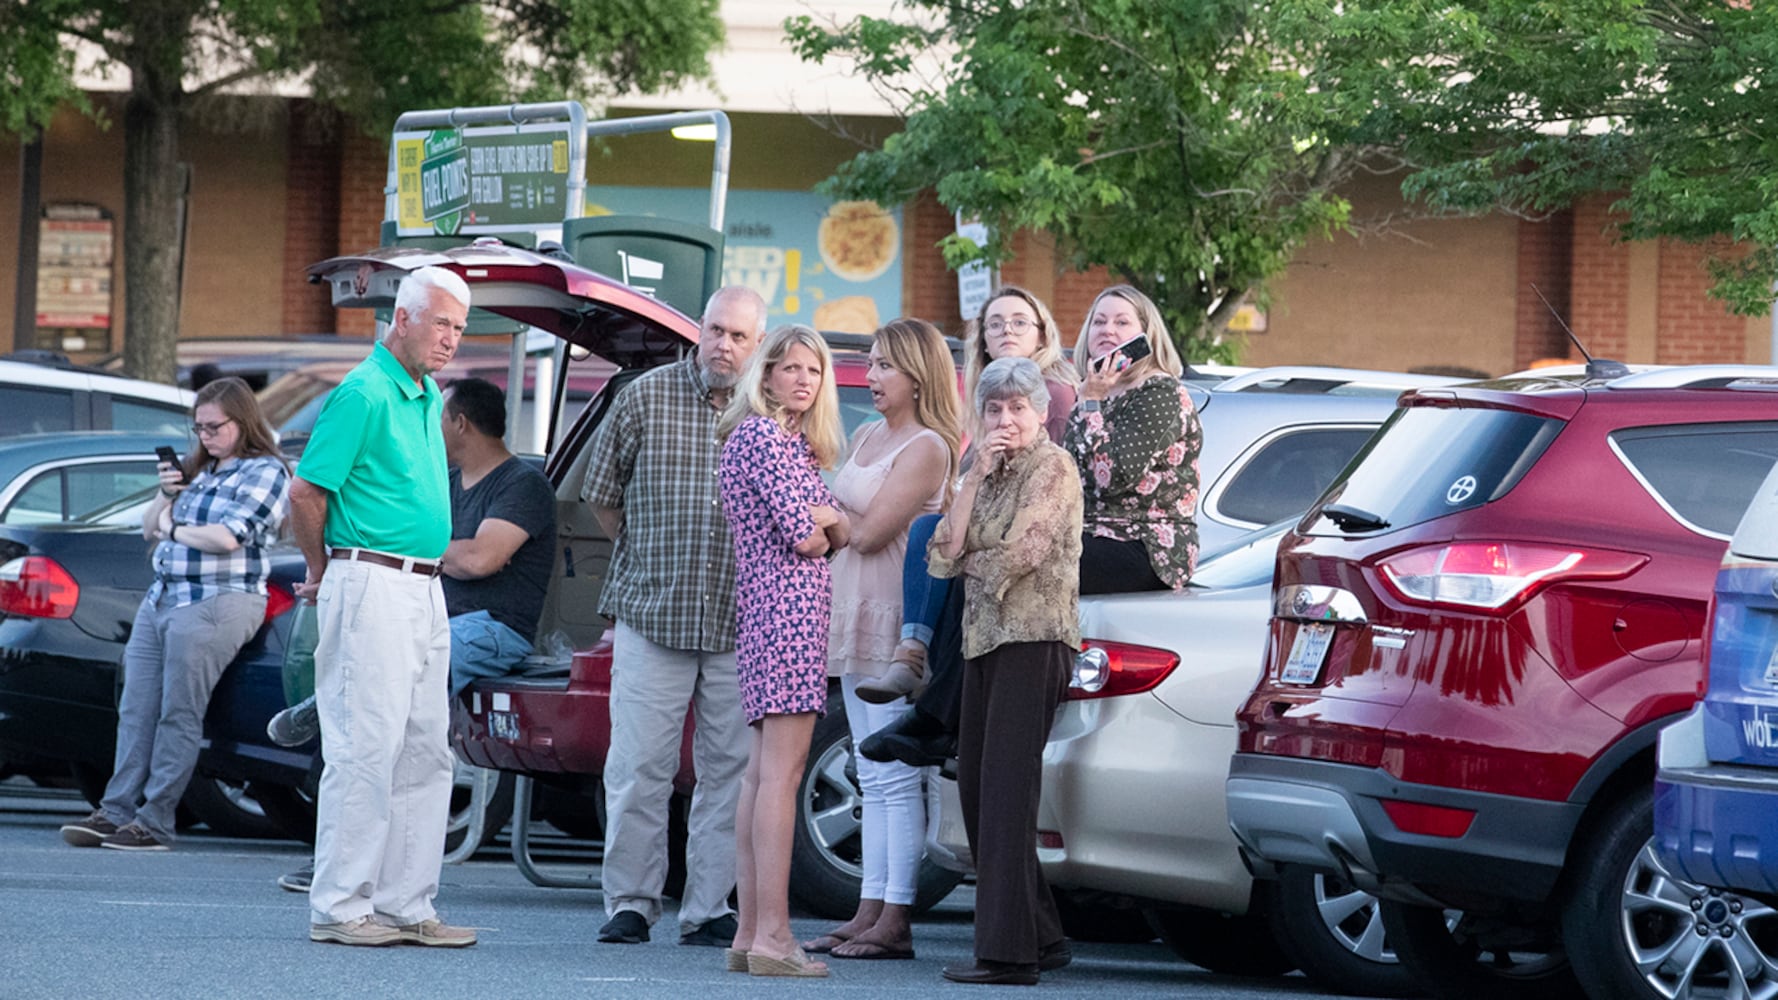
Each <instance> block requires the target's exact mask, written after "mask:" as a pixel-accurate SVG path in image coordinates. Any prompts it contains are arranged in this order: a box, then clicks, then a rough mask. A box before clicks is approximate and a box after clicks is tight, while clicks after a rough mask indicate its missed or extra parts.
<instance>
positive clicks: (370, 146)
mask: <svg viewBox="0 0 1778 1000" xmlns="http://www.w3.org/2000/svg"><path fill="white" fill-rule="evenodd" d="M339 164H340V172H339V177H340V181H339V183H340V198H339V247H340V248H339V252H340V253H356V252H358V251H360V250H366V249H369V248H371V247H374V246H376V245H377V243H378V241H379V236H380V235H381V234H380V233H379V229H380V228H381V226H382V222H383V185H384V184H386V183H387V182H388V178H389V150H388V145H387V143H386V141H384V140H381V139H372V138H370V137H369V136H366V135H364V134H363V133H361V132H358V131H357V130H355V129H350V128H349V129H348V131H347V132H346V134H345V136H344V137H343V138H342V142H341V149H340V158H339ZM334 315H335V317H337V318H336V320H335V323H336V326H335V329H337V330H338V331H339V332H340V333H341V334H346V335H351V336H357V337H370V336H374V335H375V333H376V316H375V314H374V313H373V311H372V310H369V309H338V310H335V311H334Z"/></svg>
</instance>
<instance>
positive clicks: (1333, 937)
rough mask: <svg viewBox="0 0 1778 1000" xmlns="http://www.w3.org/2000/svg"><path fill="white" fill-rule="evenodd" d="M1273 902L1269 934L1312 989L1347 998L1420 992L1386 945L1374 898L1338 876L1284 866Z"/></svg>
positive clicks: (1404, 994) (1380, 916) (1273, 893)
mask: <svg viewBox="0 0 1778 1000" xmlns="http://www.w3.org/2000/svg"><path fill="white" fill-rule="evenodd" d="M1272 899H1273V903H1272V926H1273V936H1274V937H1276V938H1277V940H1278V945H1279V947H1281V948H1283V949H1284V953H1285V954H1287V955H1289V956H1290V958H1291V960H1292V961H1294V962H1295V963H1296V967H1297V968H1299V969H1301V970H1303V974H1304V975H1306V976H1308V977H1309V978H1310V979H1311V980H1313V981H1314V982H1315V983H1316V985H1318V986H1320V987H1321V988H1323V989H1325V990H1328V991H1329V992H1333V993H1343V994H1346V995H1348V996H1364V997H1406V996H1414V995H1416V994H1418V993H1419V992H1420V985H1419V983H1417V982H1415V981H1414V977H1413V975H1412V974H1411V973H1409V972H1408V970H1406V969H1404V968H1402V967H1401V962H1400V960H1399V959H1397V958H1396V957H1395V951H1394V949H1392V948H1390V947H1389V940H1388V935H1387V934H1386V933H1385V932H1384V930H1383V914H1382V912H1381V908H1380V907H1379V906H1378V902H1379V901H1378V899H1377V897H1375V896H1373V895H1371V894H1370V893H1368V892H1365V891H1364V890H1363V889H1360V888H1358V887H1357V886H1355V885H1353V884H1352V883H1350V882H1348V881H1346V880H1345V879H1344V878H1341V877H1340V876H1338V875H1329V874H1326V873H1324V872H1318V871H1314V870H1312V869H1308V868H1304V867H1301V866H1300V865H1287V866H1285V868H1284V871H1283V873H1282V874H1281V876H1280V877H1279V879H1278V881H1277V883H1276V885H1274V886H1273V887H1272Z"/></svg>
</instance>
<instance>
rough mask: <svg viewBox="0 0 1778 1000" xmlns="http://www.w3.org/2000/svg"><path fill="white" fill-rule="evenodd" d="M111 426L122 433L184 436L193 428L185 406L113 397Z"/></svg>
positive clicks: (189, 414)
mask: <svg viewBox="0 0 1778 1000" xmlns="http://www.w3.org/2000/svg"><path fill="white" fill-rule="evenodd" d="M111 426H112V428H113V429H114V430H120V431H146V432H149V433H154V434H184V433H185V432H186V431H187V430H189V429H190V427H191V413H190V412H189V411H188V410H186V408H185V407H183V406H176V405H169V404H167V403H147V402H142V401H139V400H134V399H119V398H118V397H116V396H113V397H111Z"/></svg>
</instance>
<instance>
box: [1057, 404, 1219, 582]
mask: <svg viewBox="0 0 1778 1000" xmlns="http://www.w3.org/2000/svg"><path fill="white" fill-rule="evenodd" d="M1062 444H1063V447H1065V448H1067V449H1068V452H1069V454H1071V455H1073V456H1074V461H1075V462H1076V463H1077V464H1078V465H1079V466H1080V478H1081V482H1082V483H1083V484H1084V485H1085V487H1086V516H1085V522H1086V531H1087V533H1089V534H1091V535H1093V536H1094V537H1097V538H1111V539H1116V540H1117V541H1121V542H1141V543H1142V545H1143V547H1144V548H1146V549H1147V550H1148V560H1149V562H1150V563H1152V564H1153V565H1154V572H1155V575H1156V576H1158V577H1160V578H1161V582H1162V583H1165V584H1166V585H1167V586H1169V587H1174V588H1178V587H1183V586H1185V583H1186V581H1187V580H1189V579H1191V575H1192V570H1193V569H1194V568H1195V567H1196V566H1197V562H1198V522H1197V515H1198V452H1199V450H1201V449H1202V448H1203V446H1204V431H1203V428H1202V426H1201V425H1200V424H1199V423H1198V411H1197V409H1196V408H1195V407H1193V406H1192V401H1191V396H1190V395H1189V394H1188V393H1187V392H1186V391H1185V386H1183V385H1181V384H1180V382H1179V380H1178V379H1176V378H1174V377H1172V376H1171V375H1166V374H1160V375H1155V376H1153V377H1152V378H1149V379H1147V380H1145V381H1143V382H1142V383H1141V384H1140V385H1137V386H1135V387H1133V388H1131V389H1129V390H1127V391H1125V392H1124V393H1123V394H1121V395H1119V396H1116V397H1113V398H1111V399H1107V400H1105V401H1104V402H1103V403H1101V404H1100V409H1099V410H1097V411H1090V410H1085V409H1083V408H1081V407H1080V406H1076V407H1075V408H1074V414H1073V416H1071V417H1070V418H1069V420H1068V431H1067V433H1066V434H1065V435H1064V436H1063V440H1062Z"/></svg>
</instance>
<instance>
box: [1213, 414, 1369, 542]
mask: <svg viewBox="0 0 1778 1000" xmlns="http://www.w3.org/2000/svg"><path fill="white" fill-rule="evenodd" d="M1374 430H1375V428H1372V427H1313V428H1303V429H1301V430H1290V431H1286V432H1284V433H1283V434H1280V435H1278V436H1277V437H1274V438H1273V439H1271V440H1270V441H1267V442H1266V443H1265V444H1263V445H1261V446H1260V448H1259V450H1258V451H1256V452H1254V453H1253V454H1252V456H1251V457H1249V458H1248V459H1247V460H1245V461H1243V462H1242V463H1241V464H1240V465H1239V466H1238V467H1237V468H1235V469H1234V470H1233V471H1232V472H1231V473H1230V474H1229V475H1230V478H1229V479H1228V481H1227V483H1228V485H1226V486H1224V487H1223V488H1222V492H1221V495H1220V496H1219V497H1218V498H1217V500H1216V514H1217V515H1218V516H1219V517H1221V518H1222V519H1223V520H1226V521H1240V522H1244V523H1247V524H1251V525H1255V526H1258V525H1262V524H1271V523H1272V522H1273V521H1277V520H1279V519H1281V518H1286V517H1293V516H1295V515H1297V514H1301V513H1302V512H1303V511H1305V510H1307V509H1309V505H1310V504H1312V503H1314V502H1315V499H1316V498H1317V497H1319V496H1321V494H1322V491H1324V490H1326V489H1327V488H1328V486H1330V485H1332V483H1333V481H1334V479H1335V478H1336V477H1338V476H1339V474H1340V470H1341V469H1344V468H1345V467H1346V463H1347V462H1348V461H1351V459H1352V456H1353V455H1356V454H1358V449H1360V448H1362V447H1364V443H1365V442H1366V441H1368V440H1370V437H1371V433H1372V432H1373V431H1374Z"/></svg>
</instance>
